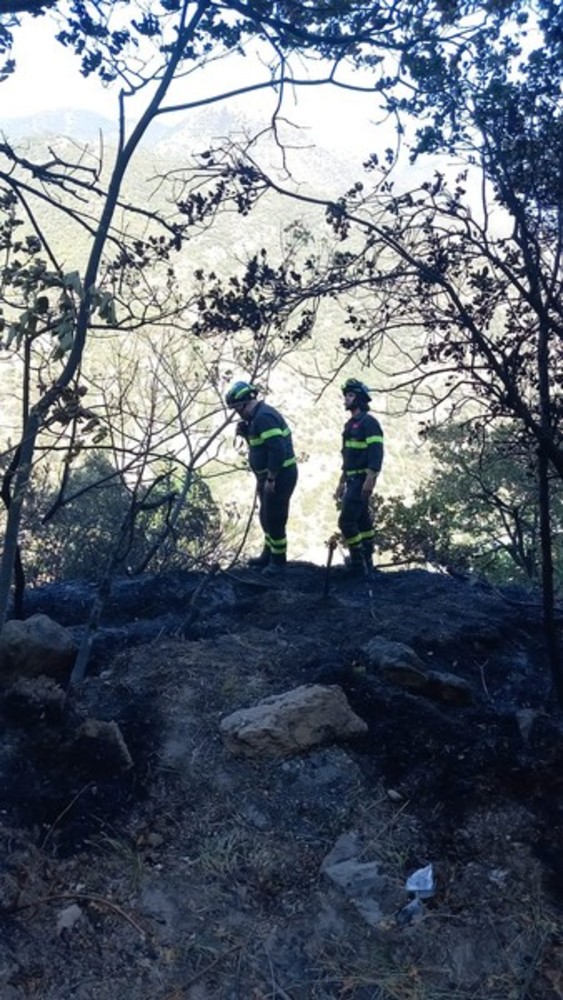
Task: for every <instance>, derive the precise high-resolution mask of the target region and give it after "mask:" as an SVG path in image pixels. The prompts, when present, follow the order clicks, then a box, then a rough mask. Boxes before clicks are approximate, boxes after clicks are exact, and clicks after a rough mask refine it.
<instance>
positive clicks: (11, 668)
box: [0, 614, 76, 679]
mask: <svg viewBox="0 0 563 1000" xmlns="http://www.w3.org/2000/svg"><path fill="white" fill-rule="evenodd" d="M75 657H76V645H75V643H74V641H73V639H72V637H71V636H70V634H69V632H68V631H67V630H66V628H63V626H62V625H59V624H58V623H57V622H55V621H53V619H52V618H49V617H48V615H41V614H38V615H32V616H31V618H26V619H25V621H15V620H13V621H9V622H6V624H5V625H4V627H3V629H2V631H1V632H0V677H3V678H4V679H10V678H11V677H13V676H14V675H20V676H24V677H38V676H39V675H40V674H46V675H47V676H48V677H54V678H57V679H61V678H66V676H67V675H68V673H69V671H70V670H71V669H72V666H73V664H74V660H75Z"/></svg>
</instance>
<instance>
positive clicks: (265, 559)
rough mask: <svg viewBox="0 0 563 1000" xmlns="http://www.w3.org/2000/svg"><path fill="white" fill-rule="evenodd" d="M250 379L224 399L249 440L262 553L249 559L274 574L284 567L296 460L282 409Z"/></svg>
mask: <svg viewBox="0 0 563 1000" xmlns="http://www.w3.org/2000/svg"><path fill="white" fill-rule="evenodd" d="M257 395H258V389H257V388H256V386H254V385H251V384H250V383H249V382H235V384H234V385H233V386H231V388H230V389H229V391H228V393H227V395H226V397H225V402H226V404H227V406H230V407H232V409H234V410H235V411H236V412H237V413H238V415H239V417H240V418H241V419H240V420H239V423H238V424H237V433H238V434H240V435H241V436H242V437H244V439H245V440H246V442H247V443H248V461H249V465H250V468H251V469H252V471H253V473H254V475H255V476H256V488H257V492H258V500H259V504H260V524H261V525H262V530H263V532H264V547H263V550H262V554H261V555H260V556H258V557H257V558H256V559H251V560H249V563H250V564H251V565H253V566H257V567H259V568H261V569H262V570H263V572H264V574H266V575H268V576H276V575H278V574H282V573H283V572H284V571H285V568H286V560H287V538H286V533H285V529H286V525H287V518H288V514H289V502H290V499H291V495H292V493H293V491H294V489H295V486H296V483H297V462H296V459H295V454H294V451H293V443H292V440H291V431H290V429H289V427H288V425H287V423H286V421H285V420H284V418H283V417H282V415H281V413H279V412H278V411H277V410H275V409H274V407H273V406H268V404H267V403H265V402H264V401H263V400H259V399H257V398H256V397H257Z"/></svg>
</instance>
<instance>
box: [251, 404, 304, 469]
mask: <svg viewBox="0 0 563 1000" xmlns="http://www.w3.org/2000/svg"><path fill="white" fill-rule="evenodd" d="M239 431H240V433H242V435H243V437H245V438H246V440H247V441H248V461H249V463H250V468H251V469H252V471H253V472H254V474H255V475H256V476H258V477H259V478H261V477H262V476H265V475H266V473H268V474H269V475H270V476H277V474H278V473H279V471H280V470H281V469H285V468H288V466H290V465H295V464H296V459H295V454H294V451H293V443H292V440H291V431H290V429H289V427H288V426H287V423H286V422H285V420H284V418H283V417H282V415H281V413H278V411H277V410H275V409H274V407H273V406H268V404H267V403H264V402H262V401H261V402H259V403H258V406H257V407H256V409H255V410H254V413H253V414H252V416H251V418H250V420H249V421H242V426H241V425H239Z"/></svg>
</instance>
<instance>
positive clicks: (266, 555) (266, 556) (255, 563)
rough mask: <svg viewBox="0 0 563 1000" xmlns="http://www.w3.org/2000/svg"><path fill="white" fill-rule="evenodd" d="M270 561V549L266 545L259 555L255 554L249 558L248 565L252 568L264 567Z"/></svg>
mask: <svg viewBox="0 0 563 1000" xmlns="http://www.w3.org/2000/svg"><path fill="white" fill-rule="evenodd" d="M269 562H270V550H269V549H268V548H266V546H264V548H263V549H262V551H261V553H260V555H259V556H253V557H252V559H249V560H248V563H247V565H248V566H250V567H252V569H264V567H265V566H267V565H268V564H269Z"/></svg>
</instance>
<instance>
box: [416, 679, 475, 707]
mask: <svg viewBox="0 0 563 1000" xmlns="http://www.w3.org/2000/svg"><path fill="white" fill-rule="evenodd" d="M424 693H425V694H427V695H428V696H429V697H430V698H435V699H436V700H437V701H444V702H447V703H448V704H449V705H458V706H463V705H472V704H473V689H472V687H471V685H470V684H469V682H468V681H466V680H464V679H463V678H462V677H457V676H456V675H455V674H448V673H446V672H445V671H441V670H429V671H428V685H427V687H426V689H425V691H424Z"/></svg>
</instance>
